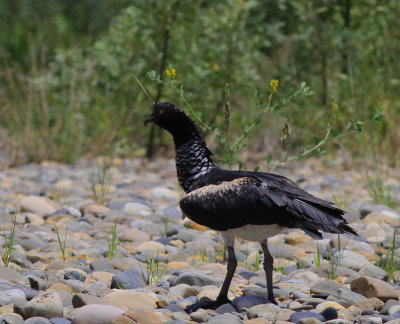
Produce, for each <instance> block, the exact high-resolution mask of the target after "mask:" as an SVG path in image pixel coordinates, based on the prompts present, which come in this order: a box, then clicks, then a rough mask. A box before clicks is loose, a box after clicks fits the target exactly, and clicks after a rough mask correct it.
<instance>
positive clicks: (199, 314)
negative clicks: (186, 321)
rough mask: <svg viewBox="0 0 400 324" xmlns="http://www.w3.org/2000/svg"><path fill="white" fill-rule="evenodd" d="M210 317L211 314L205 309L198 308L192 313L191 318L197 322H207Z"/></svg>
mask: <svg viewBox="0 0 400 324" xmlns="http://www.w3.org/2000/svg"><path fill="white" fill-rule="evenodd" d="M209 317H210V314H208V312H207V311H206V310H205V309H201V308H200V309H198V310H197V311H195V312H193V313H191V314H190V319H191V320H192V321H195V322H197V323H203V322H207V319H208V318H209Z"/></svg>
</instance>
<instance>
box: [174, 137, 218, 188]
mask: <svg viewBox="0 0 400 324" xmlns="http://www.w3.org/2000/svg"><path fill="white" fill-rule="evenodd" d="M174 140H175V138H174ZM175 152H176V156H175V162H176V171H177V173H178V181H179V184H180V185H181V186H182V188H183V190H185V192H188V190H189V188H190V186H191V185H192V184H193V183H194V182H195V181H196V180H197V179H198V178H199V177H200V176H202V175H205V174H206V173H208V172H210V171H211V170H212V169H214V168H215V167H216V166H215V164H214V163H213V161H212V159H211V152H210V150H209V149H208V148H207V146H206V144H205V142H204V140H203V138H201V136H200V135H199V134H198V133H197V131H196V132H194V133H193V134H192V136H191V137H190V138H188V139H186V140H185V141H176V140H175Z"/></svg>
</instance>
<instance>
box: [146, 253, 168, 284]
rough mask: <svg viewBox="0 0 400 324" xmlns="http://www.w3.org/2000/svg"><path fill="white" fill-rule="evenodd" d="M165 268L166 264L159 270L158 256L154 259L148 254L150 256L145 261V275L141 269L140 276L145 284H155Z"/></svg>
mask: <svg viewBox="0 0 400 324" xmlns="http://www.w3.org/2000/svg"><path fill="white" fill-rule="evenodd" d="M166 269H167V265H164V267H162V269H161V270H160V265H159V262H158V258H157V259H154V256H153V255H152V254H150V258H149V260H148V262H147V269H146V270H147V277H146V275H145V273H144V271H143V269H142V277H143V280H144V282H145V283H146V285H151V286H155V285H156V284H157V282H159V281H160V279H161V277H162V275H163V274H164V272H165V270H166Z"/></svg>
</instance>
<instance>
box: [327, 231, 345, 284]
mask: <svg viewBox="0 0 400 324" xmlns="http://www.w3.org/2000/svg"><path fill="white" fill-rule="evenodd" d="M348 242H349V241H348V240H347V241H346V244H345V245H344V246H343V248H342V247H341V243H340V234H338V251H337V253H336V255H337V260H336V261H335V260H334V257H333V249H332V248H331V247H330V248H329V264H330V270H329V271H328V279H331V280H335V279H336V273H337V269H338V267H339V264H340V262H341V260H342V258H343V253H344V251H345V250H346V246H347V243H348Z"/></svg>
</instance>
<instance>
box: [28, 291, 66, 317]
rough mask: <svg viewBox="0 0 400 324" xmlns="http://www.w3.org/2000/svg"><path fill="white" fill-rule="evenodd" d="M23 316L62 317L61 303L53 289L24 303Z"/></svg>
mask: <svg viewBox="0 0 400 324" xmlns="http://www.w3.org/2000/svg"><path fill="white" fill-rule="evenodd" d="M23 312H24V317H26V318H29V317H33V316H43V317H46V318H52V317H62V316H63V304H62V301H61V299H60V296H59V295H58V293H56V292H55V291H46V292H43V293H41V294H39V295H37V296H36V297H35V298H33V299H32V300H30V301H29V302H27V303H26V304H25V307H24V308H23Z"/></svg>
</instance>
